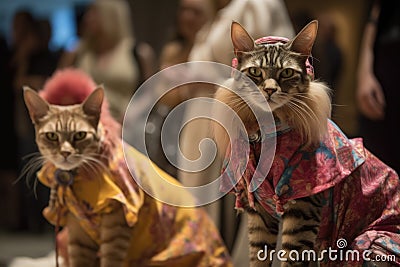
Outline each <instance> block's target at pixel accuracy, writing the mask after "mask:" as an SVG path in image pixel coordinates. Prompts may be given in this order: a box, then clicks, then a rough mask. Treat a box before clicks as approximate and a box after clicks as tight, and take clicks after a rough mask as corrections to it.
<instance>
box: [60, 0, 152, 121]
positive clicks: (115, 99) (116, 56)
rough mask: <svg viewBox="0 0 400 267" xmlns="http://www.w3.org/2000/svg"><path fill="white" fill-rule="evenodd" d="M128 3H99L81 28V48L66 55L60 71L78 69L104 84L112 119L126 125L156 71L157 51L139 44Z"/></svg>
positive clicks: (105, 0)
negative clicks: (134, 97) (140, 92)
mask: <svg viewBox="0 0 400 267" xmlns="http://www.w3.org/2000/svg"><path fill="white" fill-rule="evenodd" d="M132 26H133V25H132V18H131V12H130V6H129V5H128V2H127V1H125V0H95V1H94V2H92V3H91V4H90V6H89V7H88V9H87V10H86V12H85V14H84V15H83V18H82V21H81V25H79V33H80V41H79V44H78V47H77V48H76V49H75V50H74V51H73V52H70V53H65V54H64V55H63V58H62V60H61V61H60V63H59V68H64V67H69V66H74V67H78V68H80V69H82V70H84V71H85V72H87V73H88V74H89V75H90V76H91V77H92V78H93V79H94V81H95V82H96V83H98V84H103V85H104V88H105V94H106V97H107V99H108V102H109V106H110V112H111V114H112V116H113V117H114V118H115V119H116V120H117V121H119V122H121V123H122V120H123V117H124V114H125V109H126V108H127V106H128V103H129V101H130V99H131V97H132V95H133V94H134V92H135V91H136V89H137V88H138V87H139V85H140V84H141V83H142V82H143V81H144V80H146V79H147V78H149V77H150V76H151V75H153V74H154V73H155V72H156V68H157V66H156V59H155V55H154V51H153V49H152V48H151V47H150V46H149V45H148V44H147V43H137V42H136V40H135V37H134V34H133V27H132Z"/></svg>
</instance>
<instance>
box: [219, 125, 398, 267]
mask: <svg viewBox="0 0 400 267" xmlns="http://www.w3.org/2000/svg"><path fill="white" fill-rule="evenodd" d="M328 128H329V135H328V136H327V137H326V138H325V140H324V141H323V142H321V143H320V145H319V146H318V147H317V148H315V147H314V148H312V149H311V148H310V149H303V148H302V143H301V141H300V137H299V135H298V133H296V132H295V131H293V130H291V129H284V130H280V131H278V132H277V133H276V141H277V142H276V143H277V146H276V151H275V155H274V158H273V162H272V166H271V169H270V170H269V172H268V173H267V174H266V179H265V180H264V181H263V182H262V184H261V186H260V187H258V188H257V189H256V190H255V191H254V190H252V189H253V185H254V183H253V182H254V179H260V178H261V177H260V174H258V175H257V174H256V176H254V177H253V175H254V174H255V168H256V166H257V161H258V160H257V159H258V157H259V155H260V150H261V145H263V147H264V148H263V149H266V150H268V149H269V147H268V137H265V136H264V138H263V139H262V140H263V141H262V143H261V142H259V143H253V144H252V145H251V148H250V153H249V162H248V164H247V165H246V166H244V165H245V164H246V163H245V162H244V161H245V160H246V159H244V158H243V154H244V153H243V151H239V150H237V149H235V147H239V146H241V145H243V143H244V142H247V141H246V140H245V139H243V140H236V142H233V143H232V154H231V155H230V157H231V159H230V160H231V163H234V164H229V165H228V160H226V161H225V163H226V164H225V168H224V171H223V183H222V184H221V190H222V191H224V192H226V191H229V190H230V188H232V185H233V184H235V186H234V189H233V192H234V193H236V196H237V199H236V208H238V209H240V208H242V207H243V199H241V197H240V196H241V195H242V194H241V192H243V190H244V188H245V187H247V188H248V192H249V193H248V199H249V203H250V205H252V204H253V203H254V202H253V201H254V198H255V199H257V201H258V202H260V203H261V205H262V206H263V207H264V208H265V209H266V210H267V211H268V212H269V213H270V214H271V215H273V216H275V217H276V218H279V217H280V215H281V214H282V212H284V207H285V204H286V203H287V202H288V201H290V200H294V199H298V198H302V197H307V196H310V195H313V194H316V193H319V192H325V195H326V200H327V205H326V206H325V207H324V209H323V212H322V215H323V219H322V222H321V227H320V231H319V234H318V238H317V244H316V246H317V247H318V248H319V249H320V251H321V250H323V249H328V248H329V247H330V248H331V249H338V246H337V241H338V240H343V239H344V240H346V242H347V246H345V247H344V248H343V249H351V250H357V251H359V255H360V260H355V261H352V260H348V261H346V260H345V259H344V258H342V261H341V262H338V261H329V260H326V261H325V262H321V266H363V260H362V252H363V251H365V250H371V251H372V252H373V253H377V254H382V253H383V254H386V255H395V257H396V260H395V262H391V263H390V264H391V266H400V181H399V177H398V175H397V174H396V173H395V171H394V170H393V169H391V168H389V167H388V166H386V165H385V164H384V163H383V162H381V161H380V160H379V159H378V158H376V157H375V156H374V155H373V154H371V153H370V152H369V151H368V150H367V149H366V148H364V146H363V144H362V140H361V139H360V138H356V139H348V138H347V137H346V136H345V135H344V134H343V133H342V131H341V130H340V129H339V128H338V127H337V126H336V125H335V124H334V123H333V122H332V121H330V120H329V121H328ZM264 145H265V146H264ZM230 153H231V151H228V154H230ZM228 154H227V155H228ZM232 161H233V162H232ZM258 164H261V166H260V167H261V171H268V170H263V169H268V168H267V167H268V166H266V167H265V168H263V164H265V165H267V163H265V162H259V163H258ZM232 166H236V167H237V166H238V167H237V168H236V167H232ZM232 168H235V169H232ZM240 170H242V171H244V174H243V175H242V176H240V174H239V173H240ZM264 177H265V176H264ZM252 191H254V192H252ZM371 255H374V254H371ZM371 255H370V256H369V257H370V258H372V257H373V256H371ZM367 256H368V255H367ZM348 258H349V259H354V258H352V257H348Z"/></svg>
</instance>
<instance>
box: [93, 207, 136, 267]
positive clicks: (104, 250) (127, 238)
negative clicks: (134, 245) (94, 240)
mask: <svg viewBox="0 0 400 267" xmlns="http://www.w3.org/2000/svg"><path fill="white" fill-rule="evenodd" d="M111 205H112V211H111V212H109V213H106V214H104V215H103V216H102V218H101V228H100V236H101V245H100V266H101V267H119V266H122V265H123V262H124V261H125V260H126V257H127V254H128V249H129V246H130V242H131V234H132V229H131V228H130V227H129V226H128V224H127V223H126V220H125V214H124V210H123V207H122V205H121V204H120V203H119V202H116V201H115V202H113V203H112V204H111Z"/></svg>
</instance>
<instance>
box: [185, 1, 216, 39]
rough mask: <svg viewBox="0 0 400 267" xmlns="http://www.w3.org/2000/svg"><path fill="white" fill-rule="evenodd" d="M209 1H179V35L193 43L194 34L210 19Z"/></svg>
mask: <svg viewBox="0 0 400 267" xmlns="http://www.w3.org/2000/svg"><path fill="white" fill-rule="evenodd" d="M211 15H212V8H211V6H210V5H209V1H205V0H181V3H180V7H179V10H178V30H179V32H180V34H181V35H182V36H183V37H185V38H186V39H188V40H189V41H193V40H194V37H195V35H196V33H197V32H198V31H199V30H200V28H201V27H202V26H203V25H204V24H205V23H206V22H207V21H208V20H209V19H210V18H211Z"/></svg>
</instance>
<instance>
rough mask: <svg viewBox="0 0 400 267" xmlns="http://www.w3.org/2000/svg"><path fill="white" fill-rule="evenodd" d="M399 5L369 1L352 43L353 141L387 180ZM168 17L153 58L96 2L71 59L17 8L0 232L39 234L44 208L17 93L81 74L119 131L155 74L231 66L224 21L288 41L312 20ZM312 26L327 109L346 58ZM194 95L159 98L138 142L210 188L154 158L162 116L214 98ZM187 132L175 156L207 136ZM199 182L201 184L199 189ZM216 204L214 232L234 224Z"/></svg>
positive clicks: (268, 3)
mask: <svg viewBox="0 0 400 267" xmlns="http://www.w3.org/2000/svg"><path fill="white" fill-rule="evenodd" d="M399 6H400V5H399V3H398V2H396V1H394V2H390V1H385V0H382V1H375V2H374V5H373V6H372V7H371V8H367V9H366V10H371V12H370V11H368V14H366V16H368V18H369V19H368V21H367V23H366V25H365V26H366V28H365V35H364V36H363V39H362V42H360V43H361V45H360V56H359V59H360V62H359V63H358V65H359V69H358V71H357V74H356V73H354V77H355V79H356V78H357V88H356V90H355V94H356V101H355V102H354V105H356V106H357V107H359V111H360V120H359V122H360V128H359V132H358V135H359V136H362V137H364V139H365V142H366V144H367V147H370V148H371V150H372V152H374V153H376V154H377V155H378V156H379V157H381V158H382V159H384V161H386V162H387V163H388V164H389V165H390V166H391V167H393V168H394V169H395V170H396V171H400V158H399V156H397V153H396V152H397V151H398V149H400V146H399V139H398V138H397V131H396V130H397V128H398V127H399V122H400V118H399V117H400V109H399V106H398V105H397V103H398V102H399V99H400V97H399V92H400V91H399V90H397V89H396V88H397V79H398V78H397V77H398V76H397V75H398V67H397V64H398V62H399V60H400V59H398V57H399V51H400V23H399V20H400V19H399V18H400V7H399ZM175 16H176V19H175V24H174V31H173V34H172V35H171V38H170V39H169V40H163V42H164V46H163V48H162V49H161V51H155V49H154V48H153V47H152V46H151V45H150V44H149V43H147V42H146V40H140V41H139V40H137V38H136V37H135V33H134V32H135V31H134V26H135V25H133V20H132V13H131V12H130V5H129V4H128V2H125V1H124V0H95V1H94V2H93V3H91V4H89V5H88V6H87V8H86V9H85V12H84V13H83V14H82V16H81V17H79V20H77V26H78V27H79V28H78V29H77V32H78V33H79V42H78V44H77V46H76V48H75V49H74V50H73V51H64V50H57V51H53V50H50V49H49V41H50V38H51V34H52V29H51V25H50V23H49V21H47V20H45V19H41V18H35V17H34V16H33V14H32V13H31V12H30V11H29V10H26V9H23V10H18V11H17V12H16V13H15V14H14V16H13V21H12V35H11V36H12V38H11V40H10V41H8V42H7V40H6V39H5V38H2V39H1V44H0V45H1V47H0V48H1V60H0V61H1V67H0V68H1V69H0V71H1V75H0V77H1V81H0V83H1V84H0V89H1V90H0V92H1V96H0V101H1V103H0V114H1V118H2V119H1V123H2V129H4V130H3V134H2V136H3V140H6V142H7V143H8V145H7V146H3V149H2V154H3V155H7V156H6V157H2V160H1V161H0V167H1V168H0V177H1V179H0V192H1V194H0V196H1V197H2V199H7V201H0V207H1V210H2V215H3V216H2V221H1V222H0V223H1V225H0V227H2V228H4V229H6V230H10V231H31V232H39V233H40V232H43V231H46V230H48V229H49V227H48V224H47V222H45V221H44V219H43V217H42V215H41V210H42V209H43V208H44V207H45V206H46V205H47V201H48V194H49V192H48V191H47V190H48V189H46V188H45V187H43V186H41V185H40V184H37V183H35V179H34V177H32V174H34V170H33V171H32V170H31V172H27V173H23V170H24V166H25V164H27V162H29V159H30V157H29V156H30V155H33V154H34V153H37V147H36V145H35V142H34V129H33V126H32V124H31V123H30V120H29V117H28V114H27V112H26V109H25V106H24V104H23V101H22V92H23V91H22V88H23V86H24V85H29V86H30V87H31V88H33V89H35V90H40V88H41V87H42V86H43V84H44V83H45V81H46V79H47V78H48V77H50V76H51V75H52V74H53V73H54V72H55V71H56V70H57V69H62V68H66V67H77V68H80V69H83V70H85V71H86V72H87V73H89V74H90V75H91V76H92V77H93V79H94V80H95V82H97V83H99V84H103V85H104V86H105V92H106V97H107V99H108V101H109V106H110V111H111V113H112V115H113V116H114V118H115V119H116V120H118V121H119V122H122V120H123V116H124V112H125V109H126V107H127V105H128V103H129V100H130V98H131V96H132V95H133V94H134V93H135V90H136V89H137V88H138V87H139V86H140V85H141V84H142V83H143V82H144V81H145V80H146V79H148V78H149V77H151V76H152V75H153V74H155V73H156V72H157V71H159V70H162V69H165V68H168V67H170V66H173V65H175V64H179V63H184V62H187V61H193V60H209V61H215V62H219V63H223V64H227V65H230V61H231V59H232V56H233V54H232V51H231V50H232V47H231V43H230V36H229V27H230V22H231V21H232V20H237V21H239V22H241V23H242V24H243V25H244V26H245V27H246V28H247V29H248V30H249V32H250V33H251V34H252V35H255V36H260V37H261V36H265V35H280V36H286V37H293V35H294V33H295V32H297V31H298V30H299V29H301V28H302V27H303V26H304V25H305V24H306V23H308V22H309V21H310V20H311V19H313V18H315V17H316V15H314V14H310V13H301V12H299V13H297V14H289V13H288V12H287V10H286V7H285V3H284V1H279V0H265V1H261V0H253V1H251V0H248V1H242V0H206V1H204V0H180V1H179V4H178V7H177V12H176V14H175ZM318 17H319V18H320V30H319V37H318V38H317V42H316V44H315V47H314V50H313V57H314V64H315V65H314V67H315V69H316V76H317V78H318V79H320V80H323V81H325V82H327V83H328V84H329V86H330V87H332V88H333V91H334V95H333V102H334V104H335V103H336V102H337V100H336V98H335V96H336V93H337V91H338V90H340V88H339V87H338V84H339V80H340V73H341V69H342V68H343V57H344V55H345V52H346V51H343V50H342V49H341V47H340V45H339V44H338V42H337V40H336V34H337V31H338V28H337V25H336V24H335V20H334V19H333V18H332V17H330V16H329V15H325V16H318ZM354 41H355V42H357V41H358V40H354ZM171 78H177V79H178V78H179V77H174V76H171ZM203 88H204V90H203V91H201V90H197V91H196V90H192V88H191V87H187V88H185V90H183V91H184V92H186V93H185V94H182V93H180V92H179V91H172V92H171V93H170V94H167V95H166V96H165V97H164V98H163V99H161V100H160V102H159V103H158V104H157V105H156V107H155V109H154V111H153V112H152V113H151V117H150V119H151V122H152V123H154V126H155V129H156V130H155V131H152V132H149V133H147V134H148V138H150V139H151V140H153V141H152V142H151V144H152V147H150V149H149V152H150V153H149V155H150V157H151V158H152V159H153V160H154V161H155V162H156V163H157V164H158V165H160V166H161V167H162V168H164V169H165V170H166V171H167V172H169V173H170V174H172V175H173V176H175V177H177V178H178V179H180V180H182V181H183V182H185V181H186V184H187V185H198V184H204V183H205V182H208V181H210V180H212V179H213V177H214V176H215V175H217V173H218V166H219V165H217V167H216V168H213V167H212V168H211V169H208V170H206V171H205V172H203V173H201V174H200V176H199V177H194V176H193V174H187V173H181V172H179V171H178V170H177V169H176V168H175V167H174V166H173V165H171V164H170V163H169V162H168V161H167V160H166V158H165V157H164V156H163V154H160V149H162V148H161V144H160V142H159V139H160V132H159V130H160V127H161V125H162V122H163V120H164V119H165V116H166V115H167V114H168V111H170V110H171V109H173V108H174V107H175V106H176V105H178V104H179V103H181V102H182V101H184V100H186V99H189V98H191V97H196V96H201V95H209V94H210V92H211V93H212V91H213V90H214V88H208V87H207V86H204V87H203ZM339 104H340V103H339ZM190 108H191V109H195V108H198V107H194V106H192V107H190ZM337 108H340V105H338V106H334V112H335V110H336V109H337ZM191 129H192V130H190V129H189V130H186V131H184V132H183V133H182V145H183V146H182V149H183V151H186V153H189V154H190V151H195V149H194V148H196V147H197V145H198V142H197V141H196V140H194V139H198V140H201V139H202V138H204V137H206V136H207V133H204V132H202V130H204V129H207V126H205V125H197V126H193V127H192V128H191ZM185 138H186V139H185ZM196 149H197V148H196ZM196 151H197V150H196ZM171 153H172V154H174V153H176V151H172V152H171ZM196 153H197V152H196ZM171 156H172V157H176V155H171ZM217 164H218V163H217ZM21 175H22V176H21ZM33 176H34V175H33ZM189 176H190V177H189ZM217 176H218V175H217ZM18 177H20V179H19V180H18ZM204 177H207V178H206V179H205V180H204ZM196 179H197V180H196ZM16 181H18V182H16ZM25 181H27V182H25ZM34 187H35V190H33V188H34ZM34 191H35V192H36V194H35V193H34ZM221 201H222V204H221V203H220V202H219V204H214V206H212V205H210V207H208V209H209V212H210V214H212V216H213V218H214V220H215V221H216V224H217V225H218V226H221V225H222V224H224V223H225V222H226V220H227V219H226V218H233V219H234V217H232V216H233V215H232V214H224V211H225V210H232V212H233V208H232V209H224V208H221V207H223V205H226V203H225V204H223V201H224V200H221ZM229 201H230V202H229ZM228 206H231V207H233V204H232V203H231V200H228ZM229 216H230V217H229ZM232 225H233V226H232V228H233V229H228V230H226V228H224V231H228V232H223V236H224V238H225V239H226V241H227V243H228V247H229V248H230V249H231V250H234V249H235V244H234V241H235V240H232V239H233V238H234V237H236V236H240V233H239V232H240V230H239V226H238V225H236V224H232ZM221 229H222V228H221ZM236 246H238V245H237V244H236ZM236 249H238V248H237V247H236ZM243 251H246V250H245V249H244V250H243ZM238 261H239V260H238Z"/></svg>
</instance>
